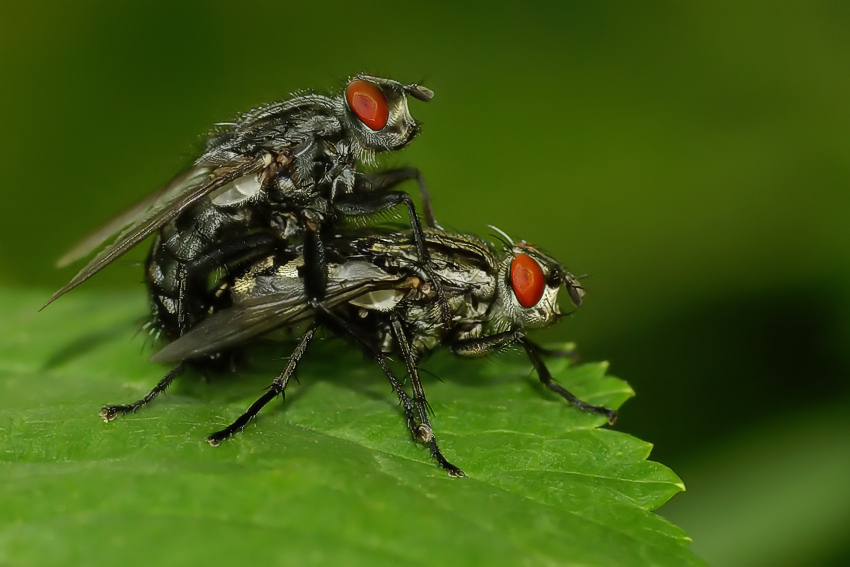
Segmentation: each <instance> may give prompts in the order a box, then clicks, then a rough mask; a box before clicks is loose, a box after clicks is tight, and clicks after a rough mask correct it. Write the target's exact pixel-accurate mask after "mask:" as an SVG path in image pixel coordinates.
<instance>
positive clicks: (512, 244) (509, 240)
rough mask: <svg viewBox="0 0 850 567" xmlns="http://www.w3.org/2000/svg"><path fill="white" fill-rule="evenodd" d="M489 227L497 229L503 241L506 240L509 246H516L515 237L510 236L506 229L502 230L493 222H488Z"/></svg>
mask: <svg viewBox="0 0 850 567" xmlns="http://www.w3.org/2000/svg"><path fill="white" fill-rule="evenodd" d="M487 227H488V228H492V229H493V230H495V231H496V232H497V233H498V234H499V236H501V238H500V239H499V240H501V241H502V242H504V243H505V244H507V245H508V246H514V239H513V238H511V237H510V236H508V234H507V233H506V232H505V231H504V230H502V229H501V228H499V227H496V226H493V225H492V224H488V225H487Z"/></svg>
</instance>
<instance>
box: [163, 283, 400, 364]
mask: <svg viewBox="0 0 850 567" xmlns="http://www.w3.org/2000/svg"><path fill="white" fill-rule="evenodd" d="M397 283H398V279H397V278H395V279H393V280H386V281H376V280H372V281H366V282H359V283H356V284H353V285H344V286H336V288H335V289H334V288H332V287H329V288H328V294H327V295H326V296H325V299H324V300H323V303H324V304H325V306H327V307H328V308H331V309H332V308H334V307H335V306H337V305H340V304H342V303H345V302H348V301H351V300H354V299H356V298H358V297H361V296H363V295H365V294H368V293H371V292H374V291H378V290H385V289H391V288H393V287H394V286H396V285H397ZM313 314H314V311H313V308H312V307H311V306H310V305H309V304H308V302H307V296H306V294H305V293H304V285H303V282H300V281H298V280H293V282H292V286H290V285H289V284H288V283H287V284H286V285H283V286H281V285H279V284H278V285H276V289H275V293H272V294H270V295H253V296H251V297H248V298H246V299H241V300H240V301H239V302H238V303H234V305H233V306H232V307H229V308H227V309H223V310H221V311H218V312H216V313H213V314H212V315H210V316H209V317H207V318H206V319H204V320H203V321H201V322H200V323H199V324H198V325H197V326H195V327H194V328H193V329H192V330H190V331H189V332H188V333H186V334H185V335H183V336H182V337H180V338H179V339H177V340H176V341H174V342H172V343H169V344H168V345H166V346H165V347H163V348H162V350H160V351H159V352H157V353H156V354H154V355H153V356H152V357H151V361H152V362H176V361H180V360H187V359H192V358H198V357H201V356H205V355H208V354H213V353H216V352H221V351H223V350H226V349H228V348H232V347H236V346H239V345H242V344H245V343H246V342H247V341H249V340H251V339H253V338H256V337H259V336H260V335H263V334H265V333H268V332H269V331H273V330H275V329H278V328H280V327H285V326H288V325H294V324H297V323H299V322H302V321H304V320H306V319H308V318H309V317H311V316H312V315H313Z"/></svg>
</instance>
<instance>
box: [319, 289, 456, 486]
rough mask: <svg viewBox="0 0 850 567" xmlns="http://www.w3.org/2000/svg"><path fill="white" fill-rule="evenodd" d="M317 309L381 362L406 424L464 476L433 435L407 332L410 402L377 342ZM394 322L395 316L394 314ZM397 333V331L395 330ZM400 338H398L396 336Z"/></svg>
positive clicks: (405, 348)
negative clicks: (411, 384) (371, 341)
mask: <svg viewBox="0 0 850 567" xmlns="http://www.w3.org/2000/svg"><path fill="white" fill-rule="evenodd" d="M316 311H317V312H318V313H319V315H320V316H321V317H322V318H323V320H325V321H326V322H327V324H328V326H330V327H331V328H333V329H334V330H336V331H337V332H339V333H341V334H342V333H344V334H346V335H348V336H350V337H351V338H352V339H354V340H355V341H356V342H357V343H359V344H360V346H361V347H362V348H363V350H365V351H366V353H367V354H369V355H370V356H371V357H372V359H373V360H374V361H375V362H376V363H378V366H380V367H381V370H383V371H384V374H385V375H386V376H387V380H389V383H390V386H392V389H393V390H395V393H396V395H397V396H398V399H399V401H400V402H401V405H402V407H403V408H404V415H405V418H406V419H407V428H408V429H409V430H410V434H411V435H412V436H413V438H414V439H416V440H417V441H420V442H422V443H428V444H429V446H430V448H431V456H432V457H434V458H435V459H436V460H437V462H438V463H440V466H441V467H443V469H444V470H445V471H446V472H447V473H448V474H449V475H450V476H455V477H461V476H464V474H463V471H462V470H460V469H459V468H457V467H456V466H454V465H453V464H451V463H450V462H448V461H447V460H446V458H445V457H443V453H442V452H441V451H440V448H439V447H438V446H437V440H436V438H435V437H434V431H433V430H432V429H431V424H430V422H429V421H428V412H427V405H428V402H427V400H426V399H425V392H424V391H423V390H422V384H421V382H420V381H419V372H418V369H417V367H416V362H415V361H414V360H413V357H412V356H411V354H410V347H409V345H408V342H407V337H406V336H404V334H403V333H402V334H401V341H403V343H401V342H400V345H401V344H403V346H402V352H403V353H406V355H405V362H406V363H407V369H408V372H409V373H410V376H411V383H413V384H414V386H413V390H414V399H413V404H411V402H410V398H409V397H408V395H407V393H406V392H405V391H404V388H402V386H401V382H399V380H398V378H396V377H395V374H393V371H392V369H391V368H390V367H389V365H388V364H387V360H386V356H384V354H383V353H382V352H380V350H378V349H377V348H376V347H375V345H373V344H372V343H370V342H369V341H367V340H366V339H365V338H363V334H362V333H361V332H360V331H359V329H357V328H356V327H355V326H354V325H352V324H351V323H349V322H348V321H346V320H345V319H343V318H342V317H340V316H339V315H337V314H336V313H334V312H333V311H331V310H329V309H328V308H327V307H325V306H324V305H321V304H319V305H317V306H316ZM394 322H395V318H394ZM394 334H395V333H394ZM397 339H398V338H397ZM414 408H415V409H416V412H417V413H418V414H419V418H420V420H419V422H417V421H416V416H415V414H414V411H413V410H414Z"/></svg>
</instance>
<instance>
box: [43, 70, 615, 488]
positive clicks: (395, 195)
mask: <svg viewBox="0 0 850 567" xmlns="http://www.w3.org/2000/svg"><path fill="white" fill-rule="evenodd" d="M408 97H411V98H414V99H417V100H420V101H428V100H430V99H431V98H432V97H433V92H431V91H430V90H429V89H427V88H425V87H423V86H421V85H418V84H409V85H404V84H401V83H399V82H396V81H393V80H389V79H382V78H378V77H375V76H372V75H366V74H361V75H357V76H355V77H353V78H351V79H350V80H349V81H348V82H347V83H346V85H345V88H344V89H343V90H342V92H341V93H339V94H336V95H333V96H325V95H321V94H314V93H306V94H298V95H295V96H293V97H291V98H290V99H288V100H286V101H284V102H281V103H275V104H271V105H268V106H264V107H261V108H258V109H256V110H253V111H251V112H248V113H247V114H245V115H243V116H241V117H240V118H239V119H237V120H236V121H235V122H233V123H227V124H220V125H218V129H217V130H216V131H214V132H213V133H212V134H211V135H210V136H209V138H208V139H207V144H206V148H205V150H204V152H203V153H202V154H201V156H200V157H199V158H198V159H197V160H196V161H195V162H194V164H193V165H192V166H191V167H189V168H188V169H187V170H186V171H184V172H183V173H182V174H180V175H179V176H178V177H176V178H175V179H174V180H173V181H172V182H171V183H169V184H168V185H167V186H166V187H164V188H163V189H162V190H160V191H159V192H157V193H155V194H153V195H151V196H150V197H149V198H148V199H146V200H144V201H142V202H141V203H139V204H138V205H136V206H135V207H133V208H132V209H130V210H128V211H127V212H125V213H124V214H122V215H120V216H118V217H116V218H115V219H114V220H113V221H111V222H110V223H108V224H107V225H106V226H104V227H103V228H101V229H100V230H98V231H96V232H95V233H93V234H92V235H90V236H89V237H87V238H86V239H84V240H83V241H82V242H80V243H79V244H78V245H77V246H76V247H74V248H73V249H72V250H70V251H69V252H68V253H67V254H66V255H65V256H64V257H63V258H62V259H61V260H60V265H66V264H69V263H71V262H73V261H76V260H78V259H81V258H83V257H85V256H88V255H89V254H91V253H93V252H94V251H95V250H97V249H98V248H100V247H101V246H102V245H103V244H104V243H105V242H107V241H108V240H110V238H113V237H114V238H113V240H112V241H111V242H110V243H109V244H107V245H106V246H105V247H103V248H102V249H101V250H100V251H99V252H98V253H97V254H95V255H94V257H93V258H92V259H91V261H89V263H88V264H87V265H86V266H85V267H84V268H83V269H82V270H81V271H80V272H79V273H78V274H77V275H76V276H74V278H73V279H72V280H71V281H70V282H69V283H68V284H67V285H65V286H64V287H63V288H61V289H60V290H59V291H57V292H56V293H55V294H54V295H53V296H52V297H51V298H50V300H49V301H48V302H47V303H48V304H49V303H50V302H52V301H54V300H55V299H57V298H58V297H59V296H61V295H63V294H65V293H66V292H68V291H70V290H71V289H73V288H74V287H76V286H78V285H79V284H81V283H83V282H84V281H85V280H87V279H88V278H90V277H91V276H93V275H94V274H96V273H97V272H99V271H100V270H101V269H103V268H104V267H106V266H107V265H108V264H110V263H112V262H113V261H115V260H116V259H117V258H119V257H120V256H121V255H123V254H124V253H125V252H127V251H128V250H129V249H131V248H133V247H134V246H136V245H137V244H139V243H140V242H141V241H142V240H144V239H146V238H147V237H149V236H151V235H154V237H155V238H154V244H153V247H152V249H151V252H150V254H149V256H148V260H147V263H146V279H147V283H148V287H149V290H150V295H151V305H152V318H151V322H150V328H151V330H152V332H153V333H155V334H156V335H159V336H161V337H162V338H164V340H165V342H166V344H165V346H164V348H162V350H160V351H159V352H158V353H156V354H155V355H154V357H153V358H152V360H154V361H157V362H171V363H175V364H176V365H175V366H174V368H173V369H172V370H171V371H170V372H169V373H168V374H167V375H166V376H165V377H164V378H162V380H160V382H159V383H158V384H157V385H156V386H155V387H154V388H153V389H152V390H151V391H150V392H149V393H148V394H147V395H146V396H145V397H144V398H142V399H140V400H138V401H136V402H134V403H131V404H123V405H107V406H104V407H103V411H102V412H101V416H102V417H103V418H104V419H105V420H106V421H111V420H112V419H114V418H115V417H117V416H119V415H122V414H126V413H129V412H134V411H136V410H138V409H139V408H140V407H142V406H143V405H145V404H147V403H148V402H150V401H151V400H153V399H154V398H155V397H156V396H157V395H158V394H160V393H161V392H163V391H164V390H165V389H166V388H167V387H168V386H169V385H170V384H171V382H172V381H173V380H174V379H175V378H176V377H177V376H178V375H179V374H180V373H181V372H182V371H183V370H184V368H185V367H186V366H187V365H191V364H204V363H208V362H211V361H215V360H216V359H218V358H220V357H222V356H223V354H224V353H228V352H232V351H233V350H234V349H238V348H240V347H243V346H245V345H246V344H249V343H250V342H251V341H252V340H254V339H255V338H257V337H260V336H262V335H265V334H266V333H269V332H271V331H274V330H277V329H281V328H291V329H295V330H297V331H299V332H300V333H301V334H300V338H299V339H298V340H297V343H296V346H295V350H294V351H293V352H292V355H291V356H290V357H289V359H288V362H287V364H286V366H285V368H284V369H283V370H282V372H281V373H280V374H279V375H278V376H277V378H275V379H274V381H273V382H272V384H271V386H270V387H269V389H268V390H267V391H266V392H265V393H264V394H263V395H262V396H261V397H260V398H259V399H258V400H257V401H256V402H254V403H253V404H252V405H251V406H250V407H249V408H248V410H247V411H246V412H245V413H244V414H243V415H241V416H240V417H239V418H238V419H236V421H234V422H233V423H232V424H231V425H230V426H228V427H226V428H225V429H223V430H221V431H219V432H216V433H213V434H212V435H210V436H209V437H208V438H207V441H208V442H209V443H210V444H212V445H218V444H219V443H220V442H221V441H222V440H224V439H226V438H228V437H230V436H231V435H233V434H234V433H236V432H238V431H241V430H242V429H243V428H244V427H245V425H246V424H247V423H248V422H249V421H250V420H251V419H252V418H254V417H256V415H257V414H258V413H259V411H260V410H261V409H262V408H263V406H265V405H266V404H267V403H268V402H270V401H271V400H273V399H274V398H275V397H277V396H278V395H282V394H283V393H284V391H285V389H286V386H287V384H288V383H289V380H290V379H291V378H292V376H293V375H294V372H295V370H296V367H297V366H298V364H299V363H300V361H301V358H302V357H303V356H304V354H305V352H306V350H307V347H308V345H309V343H310V342H311V341H312V339H313V338H314V336H315V334H316V332H317V331H318V330H319V328H320V327H327V328H329V329H331V330H332V331H333V332H335V333H336V334H338V335H340V336H344V337H347V338H348V339H350V340H351V341H353V342H355V343H357V344H358V345H359V346H360V347H361V348H362V350H363V351H364V352H365V353H366V354H367V355H368V356H370V357H371V358H372V359H373V360H374V361H375V362H376V363H377V364H378V366H379V367H380V368H381V370H382V371H383V372H384V374H385V375H386V377H387V379H388V380H389V383H390V385H391V386H392V388H393V390H394V391H395V393H396V395H397V396H398V398H399V401H400V403H401V406H402V408H403V412H404V416H405V419H406V421H407V427H408V429H409V430H410V432H411V434H412V436H413V437H414V439H416V440H418V441H420V442H422V443H424V444H427V445H428V446H429V447H430V450H431V455H432V456H433V457H434V458H435V459H436V460H437V462H438V463H439V464H440V465H441V466H442V467H443V469H445V470H446V471H447V472H448V474H449V475H451V476H463V472H462V471H461V470H460V469H459V468H458V467H456V466H454V465H452V464H451V463H449V462H448V461H447V460H446V458H445V457H444V456H443V454H442V452H441V451H440V448H439V446H438V445H437V439H436V436H435V435H434V432H433V429H432V428H431V424H430V420H429V415H428V413H429V411H428V410H429V406H428V402H427V400H426V398H425V391H424V389H423V387H422V382H421V380H420V377H419V362H420V361H421V360H422V358H423V357H424V356H426V355H428V354H429V353H431V352H432V351H433V350H435V349H436V348H438V347H439V346H446V347H448V348H450V349H451V350H452V351H453V352H454V353H455V354H458V355H461V356H483V355H486V354H489V353H492V352H495V351H498V350H500V349H502V348H505V347H508V346H512V345H516V346H521V347H522V348H523V349H524V350H525V352H526V353H527V354H528V357H529V359H530V361H531V363H532V365H533V366H534V368H535V370H536V371H537V374H538V376H539V378H540V380H541V381H542V382H543V383H544V384H545V385H546V386H547V387H548V388H549V389H551V390H553V391H555V392H557V393H558V394H560V395H561V396H563V397H564V398H565V399H566V400H568V401H569V402H570V403H571V404H573V405H575V406H576V407H578V408H580V409H582V410H585V411H590V412H596V413H600V414H602V415H604V416H606V417H607V419H608V421H609V423H613V422H614V420H615V419H616V416H617V414H616V412H614V411H613V410H610V409H608V408H605V407H600V406H594V405H591V404H588V403H586V402H583V401H582V400H580V399H578V398H577V397H575V396H574V395H573V394H571V393H570V392H569V391H568V390H566V389H565V388H563V387H562V386H561V385H560V384H558V383H557V382H556V381H555V380H554V379H553V378H552V376H551V374H550V373H549V371H548V369H547V368H546V365H545V364H544V362H543V355H546V354H552V353H550V352H549V351H547V350H545V349H543V348H541V347H540V346H538V345H536V344H535V343H533V342H532V341H530V340H529V339H528V338H527V337H526V334H525V330H526V329H530V328H535V327H543V326H547V325H550V324H552V323H554V322H555V321H557V320H558V318H559V317H560V310H559V306H558V295H559V292H560V290H561V288H564V289H566V292H567V295H568V296H569V299H570V301H571V302H572V304H573V305H576V306H577V305H580V304H581V300H582V296H583V294H584V292H583V290H582V288H581V286H580V285H579V283H578V281H577V280H576V278H575V277H574V276H573V275H572V274H570V273H568V272H567V271H566V270H565V269H564V268H563V267H562V266H561V265H560V264H559V263H558V262H557V261H555V260H554V259H553V258H551V257H550V256H548V255H546V254H544V253H543V252H541V251H540V250H538V249H537V248H535V247H533V246H530V245H527V244H525V243H521V244H513V243H511V242H509V241H505V242H503V243H502V246H501V247H500V248H496V247H494V246H491V245H489V244H487V243H485V242H484V241H482V240H480V239H478V238H476V237H473V236H467V235H461V234H454V233H449V232H446V231H444V230H442V229H440V228H439V226H438V225H437V224H436V221H435V219H434V214H433V211H432V208H431V204H430V197H429V195H428V192H427V190H426V189H425V185H424V182H423V180H422V176H421V175H420V173H419V171H418V170H417V169H415V168H402V169H391V170H385V171H379V172H371V171H364V170H363V169H362V167H363V165H369V166H371V165H374V163H375V158H376V156H377V155H378V154H381V153H384V152H391V151H396V150H400V149H402V148H404V147H405V146H407V144H408V143H410V141H411V140H413V138H414V137H416V135H417V134H418V133H419V130H420V128H419V125H418V124H417V123H416V121H415V120H414V119H413V117H412V116H411V114H410V111H409V109H408ZM414 179H415V180H417V181H418V182H419V187H420V196H421V200H422V203H423V205H422V206H423V216H424V223H425V226H424V227H423V226H422V223H421V222H420V220H419V217H418V215H417V211H416V209H415V207H414V205H413V202H412V200H411V198H410V196H409V195H408V194H407V193H405V192H403V191H399V190H396V189H395V188H396V186H397V185H399V184H400V183H402V182H404V181H408V180H414ZM402 206H403V207H405V208H406V209H407V212H408V216H409V219H410V228H409V229H408V230H404V231H392V230H389V229H387V228H385V227H380V226H374V227H361V228H360V229H354V228H348V227H346V221H347V220H350V219H351V218H356V217H368V216H370V215H375V214H377V213H381V212H384V211H388V210H390V209H393V208H396V207H402ZM391 354H396V355H398V356H399V357H400V358H401V360H403V361H404V366H405V371H406V377H407V379H409V381H410V387H411V390H412V396H411V395H409V394H408V393H407V391H406V390H405V388H404V387H403V383H404V380H403V379H399V378H398V377H397V376H396V374H395V373H394V371H393V370H392V368H391V366H390V364H389V358H388V357H389V355H391Z"/></svg>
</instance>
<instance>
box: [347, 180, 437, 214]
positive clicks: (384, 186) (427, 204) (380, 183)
mask: <svg viewBox="0 0 850 567" xmlns="http://www.w3.org/2000/svg"><path fill="white" fill-rule="evenodd" d="M361 179H362V180H363V181H365V183H366V186H365V187H364V188H360V187H358V188H357V191H364V190H365V191H387V190H388V189H391V188H392V187H395V186H396V185H398V184H399V183H402V182H404V181H407V180H408V179H415V180H416V181H417V182H418V183H419V199H420V200H421V201H422V216H424V217H425V226H428V227H432V228H440V225H438V224H437V219H436V218H435V217H434V207H433V206H432V205H431V194H430V193H428V188H427V187H426V186H425V178H424V177H422V174H421V173H420V172H419V170H418V169H416V168H415V167H401V168H398V169H389V170H387V171H381V172H377V173H363V174H361Z"/></svg>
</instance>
